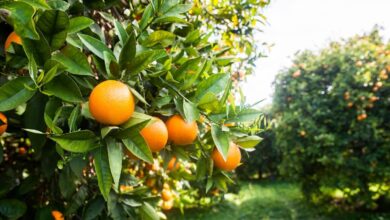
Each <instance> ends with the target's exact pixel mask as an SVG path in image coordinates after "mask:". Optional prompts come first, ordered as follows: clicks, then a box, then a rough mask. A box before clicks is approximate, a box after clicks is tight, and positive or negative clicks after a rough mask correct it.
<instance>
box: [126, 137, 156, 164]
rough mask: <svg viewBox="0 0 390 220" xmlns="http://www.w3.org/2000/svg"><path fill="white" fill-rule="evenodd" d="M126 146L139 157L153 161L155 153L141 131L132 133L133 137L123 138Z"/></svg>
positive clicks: (146, 160) (149, 161)
mask: <svg viewBox="0 0 390 220" xmlns="http://www.w3.org/2000/svg"><path fill="white" fill-rule="evenodd" d="M122 142H123V144H124V145H125V147H126V148H127V149H128V150H129V151H130V152H131V153H132V154H134V155H135V156H136V157H138V158H139V159H141V160H143V161H145V162H148V163H150V164H152V163H153V155H152V152H151V151H150V149H149V147H148V145H147V144H146V142H145V140H144V138H143V137H142V136H141V135H140V134H139V133H134V134H132V137H131V138H127V139H122Z"/></svg>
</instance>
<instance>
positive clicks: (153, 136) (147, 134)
mask: <svg viewBox="0 0 390 220" xmlns="http://www.w3.org/2000/svg"><path fill="white" fill-rule="evenodd" d="M141 135H142V137H143V138H144V139H145V141H146V143H147V144H148V146H149V148H150V150H151V151H152V152H158V151H160V150H161V149H163V148H164V147H165V145H166V144H167V142H168V129H167V127H166V126H165V124H164V122H163V121H162V120H161V119H159V118H155V121H154V122H152V123H151V124H149V125H147V126H146V127H144V128H143V129H142V130H141Z"/></svg>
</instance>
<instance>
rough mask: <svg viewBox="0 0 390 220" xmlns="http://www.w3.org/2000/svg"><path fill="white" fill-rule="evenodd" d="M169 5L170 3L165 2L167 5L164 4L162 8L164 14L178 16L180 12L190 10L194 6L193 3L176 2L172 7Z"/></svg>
mask: <svg viewBox="0 0 390 220" xmlns="http://www.w3.org/2000/svg"><path fill="white" fill-rule="evenodd" d="M166 2H169V1H166ZM167 6H168V5H167V4H165V7H164V6H163V7H162V8H161V11H162V13H163V14H164V16H178V15H179V14H182V13H185V12H187V11H189V10H190V9H191V8H192V6H193V4H176V5H173V6H172V7H170V6H168V7H167Z"/></svg>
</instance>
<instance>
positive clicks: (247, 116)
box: [226, 109, 263, 123]
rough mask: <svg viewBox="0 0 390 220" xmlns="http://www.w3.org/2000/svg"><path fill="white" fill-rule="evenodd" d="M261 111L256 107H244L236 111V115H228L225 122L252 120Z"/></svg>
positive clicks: (258, 115)
mask: <svg viewBox="0 0 390 220" xmlns="http://www.w3.org/2000/svg"><path fill="white" fill-rule="evenodd" d="M262 114H263V113H262V112H261V111H260V110H257V109H244V110H242V111H240V112H238V113H237V115H233V116H232V117H230V116H229V119H228V120H226V122H227V123H231V122H252V121H254V120H256V119H258V118H259V117H260V116H261V115H262Z"/></svg>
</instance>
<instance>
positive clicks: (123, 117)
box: [89, 80, 134, 125]
mask: <svg viewBox="0 0 390 220" xmlns="http://www.w3.org/2000/svg"><path fill="white" fill-rule="evenodd" d="M89 111H90V112H91V114H92V116H93V117H94V118H95V119H96V121H98V122H100V123H102V124H107V125H120V124H122V123H124V122H126V121H127V120H129V118H130V117H131V115H132V114H133V112H134V97H133V95H132V94H131V92H130V90H129V88H128V87H127V85H126V84H124V83H122V82H119V81H115V80H106V81H104V82H101V83H99V84H98V85H97V86H95V88H93V90H92V93H91V95H90V96H89Z"/></svg>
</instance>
